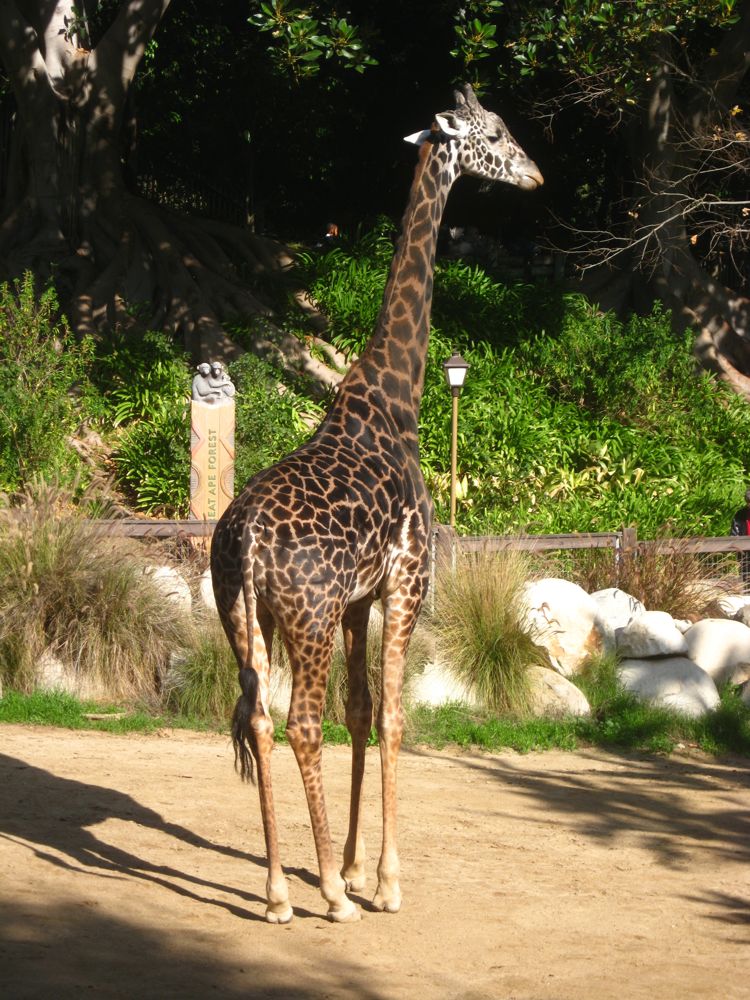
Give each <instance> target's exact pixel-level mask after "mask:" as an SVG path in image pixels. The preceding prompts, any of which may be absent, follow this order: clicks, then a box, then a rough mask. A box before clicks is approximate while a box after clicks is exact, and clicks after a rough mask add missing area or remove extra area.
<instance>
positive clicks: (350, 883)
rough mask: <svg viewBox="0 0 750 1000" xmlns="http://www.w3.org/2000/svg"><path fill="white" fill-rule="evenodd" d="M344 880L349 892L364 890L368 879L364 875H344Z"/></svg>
mask: <svg viewBox="0 0 750 1000" xmlns="http://www.w3.org/2000/svg"><path fill="white" fill-rule="evenodd" d="M344 881H345V882H346V891H347V892H362V891H363V890H364V887H365V884H366V882H367V879H366V878H365V876H364V875H354V876H353V877H352V878H347V877H346V876H344Z"/></svg>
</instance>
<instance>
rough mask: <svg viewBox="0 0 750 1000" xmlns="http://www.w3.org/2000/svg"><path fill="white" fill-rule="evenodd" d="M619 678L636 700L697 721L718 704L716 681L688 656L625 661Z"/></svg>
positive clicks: (618, 669)
mask: <svg viewBox="0 0 750 1000" xmlns="http://www.w3.org/2000/svg"><path fill="white" fill-rule="evenodd" d="M617 676H618V678H619V680H620V683H621V684H622V686H623V687H624V688H625V689H626V690H627V691H631V692H632V693H633V694H635V695H636V696H637V697H639V698H642V699H643V700H645V701H650V702H652V703H653V704H655V705H660V706H662V707H663V708H669V709H672V710H673V711H675V712H681V713H682V714H683V715H690V716H692V717H695V718H697V717H698V716H701V715H705V714H706V712H710V711H711V710H712V709H714V708H716V706H717V705H718V704H719V692H718V691H717V690H716V685H715V684H714V682H713V681H712V680H711V678H710V677H709V676H708V674H707V673H706V672H705V670H701V668H700V667H699V666H698V665H697V664H695V663H693V661H692V660H689V659H688V658H687V657H685V656H670V657H665V658H664V659H660V660H641V659H628V660H623V661H622V662H621V664H620V666H619V667H618V668H617Z"/></svg>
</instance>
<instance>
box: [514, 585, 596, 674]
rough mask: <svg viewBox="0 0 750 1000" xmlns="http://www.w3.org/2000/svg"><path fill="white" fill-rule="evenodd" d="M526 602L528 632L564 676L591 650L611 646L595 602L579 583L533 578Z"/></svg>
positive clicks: (573, 671) (527, 587)
mask: <svg viewBox="0 0 750 1000" xmlns="http://www.w3.org/2000/svg"><path fill="white" fill-rule="evenodd" d="M523 603H524V604H525V605H526V624H527V628H528V630H529V632H530V633H531V635H532V636H533V638H534V641H535V642H537V643H538V644H539V645H540V646H543V647H544V648H545V649H546V650H547V652H548V653H549V657H550V662H551V663H552V666H553V667H554V669H555V670H557V671H558V673H560V674H562V675H563V676H564V677H569V676H570V675H571V674H575V673H577V672H578V671H579V670H581V669H582V667H583V665H584V664H585V663H586V660H587V659H588V658H589V657H590V656H591V655H592V654H597V653H604V652H607V651H608V650H609V649H610V648H611V640H610V639H609V635H610V632H609V630H608V629H607V626H606V624H605V623H604V622H603V621H602V619H601V618H600V616H599V611H598V608H597V604H596V602H595V601H593V600H592V598H591V597H590V596H589V595H588V594H587V593H586V591H585V590H584V589H583V588H582V587H579V586H578V584H576V583H571V582H570V581H569V580H559V579H556V578H553V577H550V578H547V579H544V580H534V581H532V582H531V583H527V584H526V587H525V588H524V595H523Z"/></svg>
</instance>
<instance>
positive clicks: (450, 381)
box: [443, 351, 469, 528]
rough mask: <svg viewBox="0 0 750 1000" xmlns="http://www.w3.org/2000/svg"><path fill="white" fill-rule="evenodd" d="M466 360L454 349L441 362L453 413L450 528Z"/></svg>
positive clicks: (452, 513) (453, 504)
mask: <svg viewBox="0 0 750 1000" xmlns="http://www.w3.org/2000/svg"><path fill="white" fill-rule="evenodd" d="M468 369H469V365H468V362H466V361H464V359H463V358H462V357H461V355H460V354H457V353H456V352H455V351H454V352H453V355H452V356H451V357H450V358H448V360H447V361H446V362H445V363H444V364H443V373H444V375H445V381H446V384H447V385H448V388H449V389H450V391H451V395H452V396H453V415H452V420H451V519H450V525H451V528H455V527H456V464H457V460H458V397H459V396H460V394H461V389H462V388H463V384H464V381H465V379H466V372H467V371H468Z"/></svg>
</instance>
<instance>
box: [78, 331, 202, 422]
mask: <svg viewBox="0 0 750 1000" xmlns="http://www.w3.org/2000/svg"><path fill="white" fill-rule="evenodd" d="M94 378H95V380H96V382H97V384H98V385H99V387H100V389H101V391H102V394H103V396H104V398H105V400H106V402H107V406H108V408H109V416H110V419H111V420H112V423H113V424H114V425H115V426H118V425H120V424H127V423H132V422H133V421H136V420H147V421H150V420H156V419H158V418H159V417H160V416H163V415H164V414H165V413H168V412H171V411H172V410H173V409H174V407H175V404H181V403H182V402H183V401H184V400H185V399H188V398H189V397H190V385H191V375H190V363H189V360H188V357H187V355H186V354H185V352H184V351H181V350H180V349H179V348H178V347H177V346H176V345H175V344H174V342H173V341H172V340H171V339H170V338H169V337H168V336H167V335H166V334H164V333H159V332H157V331H154V330H146V331H145V332H139V331H137V330H128V331H127V332H123V331H121V330H116V331H114V332H112V333H110V334H109V336H108V337H107V339H106V341H105V343H104V345H103V347H102V348H100V350H99V353H98V355H97V358H96V365H95V367H94Z"/></svg>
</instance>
